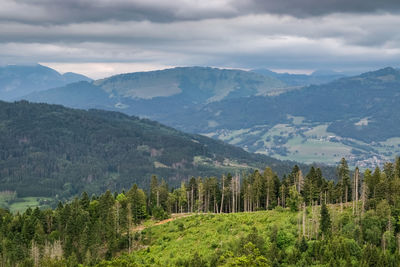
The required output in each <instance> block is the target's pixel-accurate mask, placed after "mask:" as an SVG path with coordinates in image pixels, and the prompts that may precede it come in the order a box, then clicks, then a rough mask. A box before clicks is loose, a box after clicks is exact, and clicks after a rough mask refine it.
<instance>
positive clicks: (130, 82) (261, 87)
mask: <svg viewBox="0 0 400 267" xmlns="http://www.w3.org/2000/svg"><path fill="white" fill-rule="evenodd" d="M94 84H95V85H97V86H100V87H101V88H103V89H104V90H105V91H106V92H108V93H109V94H110V95H111V96H113V97H124V98H131V99H153V98H156V97H179V98H181V99H185V100H186V101H191V102H197V103H210V102H215V101H219V100H222V99H228V98H237V97H245V96H251V95H265V94H268V93H271V92H274V91H276V90H278V89H282V88H284V87H285V86H286V85H285V84H284V83H283V82H281V81H279V80H278V79H275V78H273V77H270V76H264V75H259V74H255V73H252V72H247V71H241V70H228V69H217V68H208V67H183V68H173V69H166V70H161V71H150V72H136V73H129V74H121V75H116V76H112V77H110V78H106V79H102V80H98V81H95V82H94Z"/></svg>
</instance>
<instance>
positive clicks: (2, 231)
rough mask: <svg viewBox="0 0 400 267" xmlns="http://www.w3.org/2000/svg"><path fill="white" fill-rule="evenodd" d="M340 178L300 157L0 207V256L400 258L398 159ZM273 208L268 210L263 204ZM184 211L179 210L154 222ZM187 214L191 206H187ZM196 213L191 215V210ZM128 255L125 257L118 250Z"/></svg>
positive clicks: (10, 260)
mask: <svg viewBox="0 0 400 267" xmlns="http://www.w3.org/2000/svg"><path fill="white" fill-rule="evenodd" d="M338 173H339V177H340V179H339V181H338V182H337V183H334V182H332V181H327V180H326V179H325V178H324V177H323V173H322V172H321V170H320V169H315V168H311V169H310V171H309V172H308V173H306V174H304V175H303V173H302V171H301V170H299V168H298V167H297V166H294V167H293V169H292V171H291V172H290V173H288V174H287V175H285V177H284V179H283V180H282V181H281V180H279V179H278V178H277V175H276V174H275V173H274V172H273V170H271V169H269V168H267V169H265V171H264V172H263V173H260V172H259V171H254V172H252V173H249V174H247V175H245V176H242V177H239V176H231V175H226V176H222V177H220V178H216V177H211V178H207V177H199V178H192V179H191V180H190V181H188V182H186V183H182V184H181V186H180V187H179V188H175V189H172V190H170V188H169V186H168V184H166V183H165V181H163V180H160V179H158V178H157V177H155V176H153V177H152V179H151V181H150V190H149V191H144V190H142V189H140V188H138V186H137V185H133V186H132V187H131V188H130V189H129V190H128V191H123V192H120V193H114V194H113V193H111V192H110V191H107V192H106V193H104V194H102V195H99V196H96V195H93V196H92V197H89V195H88V194H87V193H86V192H84V193H83V194H82V195H81V197H80V198H75V199H74V200H73V201H71V202H69V203H60V204H59V205H58V207H57V208H56V209H55V210H40V209H39V208H36V209H34V210H32V209H28V210H27V211H26V212H25V213H23V214H17V215H12V214H10V213H9V212H8V211H6V210H3V209H0V212H1V221H0V222H1V224H0V239H1V242H0V248H1V249H0V256H1V261H2V263H4V264H6V265H10V264H11V265H12V264H14V265H16V264H23V265H24V266H76V265H77V264H78V263H82V264H84V265H85V266H93V265H96V266H168V265H169V266H321V265H322V266H325V265H326V266H398V264H399V262H400V254H399V251H400V228H399V225H400V223H399V222H400V221H399V218H400V217H399V216H400V209H399V208H398V207H399V204H400V198H399V195H400V159H397V160H396V162H395V163H387V164H386V165H385V168H384V169H383V170H380V169H379V168H376V169H375V170H374V171H373V172H371V171H370V170H366V171H365V172H364V174H363V175H361V173H360V172H359V170H358V169H355V171H354V175H350V170H349V168H348V166H347V162H346V160H345V159H342V161H341V164H340V165H339V166H338ZM261 210H268V211H261ZM171 213H181V214H182V215H181V217H187V218H181V219H179V218H178V219H176V220H175V221H173V220H174V218H176V217H177V215H176V214H175V215H174V217H173V218H172V219H171V220H169V221H173V222H168V221H162V222H160V223H154V221H148V220H147V219H149V218H150V217H152V218H153V219H155V220H163V219H165V218H168V217H169V216H170V215H171ZM183 213H186V214H183ZM188 216H190V217H188ZM121 254H122V256H121Z"/></svg>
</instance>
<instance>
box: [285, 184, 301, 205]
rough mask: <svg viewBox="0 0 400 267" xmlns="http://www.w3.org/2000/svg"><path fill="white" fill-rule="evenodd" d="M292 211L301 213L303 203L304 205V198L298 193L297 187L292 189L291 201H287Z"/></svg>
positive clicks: (290, 193)
mask: <svg viewBox="0 0 400 267" xmlns="http://www.w3.org/2000/svg"><path fill="white" fill-rule="evenodd" d="M287 202H288V204H289V207H290V210H291V211H299V208H300V205H301V203H303V198H302V197H301V195H300V193H299V192H298V191H297V188H296V185H293V186H292V187H290V190H289V199H288V200H287Z"/></svg>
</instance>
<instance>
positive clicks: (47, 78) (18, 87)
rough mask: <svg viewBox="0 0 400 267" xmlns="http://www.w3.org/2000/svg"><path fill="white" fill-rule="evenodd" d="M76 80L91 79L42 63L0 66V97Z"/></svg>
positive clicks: (20, 94)
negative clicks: (62, 71) (61, 71)
mask: <svg viewBox="0 0 400 267" xmlns="http://www.w3.org/2000/svg"><path fill="white" fill-rule="evenodd" d="M77 81H91V79H89V78H88V77H86V76H83V75H80V74H76V73H72V72H69V73H65V74H63V75H62V74H60V73H58V72H57V71H55V70H53V69H51V68H48V67H45V66H42V65H39V64H38V65H31V66H22V65H8V66H3V67H0V99H3V100H12V99H16V98H18V97H21V96H24V95H27V94H29V93H32V92H37V91H42V90H46V89H49V88H53V87H59V86H64V85H66V84H68V83H73V82H77Z"/></svg>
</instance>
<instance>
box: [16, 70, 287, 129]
mask: <svg viewBox="0 0 400 267" xmlns="http://www.w3.org/2000/svg"><path fill="white" fill-rule="evenodd" d="M285 88H286V85H285V84H284V83H283V82H281V81H280V80H278V79H276V78H274V77H268V76H264V75H260V74H257V73H253V72H247V71H241V70H227V69H216V68H206V67H184V68H173V69H167V70H161V71H150V72H137V73H129V74H121V75H116V76H112V77H110V78H106V79H102V80H97V81H94V82H92V83H74V84H70V85H67V86H64V87H60V88H53V89H49V90H46V91H42V92H39V93H38V92H34V93H32V94H29V95H26V96H23V97H21V98H22V99H26V100H29V101H33V102H45V103H52V104H62V105H65V106H69V107H78V108H85V109H88V108H102V109H107V110H120V111H123V112H125V113H127V114H131V115H137V116H143V117H151V118H152V119H155V120H160V121H167V120H168V119H169V118H172V117H175V116H179V115H180V114H182V113H185V114H186V113H187V114H191V113H193V112H196V111H197V110H200V109H201V108H202V107H203V106H205V105H207V104H208V103H212V102H216V101H220V100H222V99H233V98H240V97H248V96H253V95H268V94H277V93H280V92H282V91H285V90H286V89H285Z"/></svg>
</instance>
